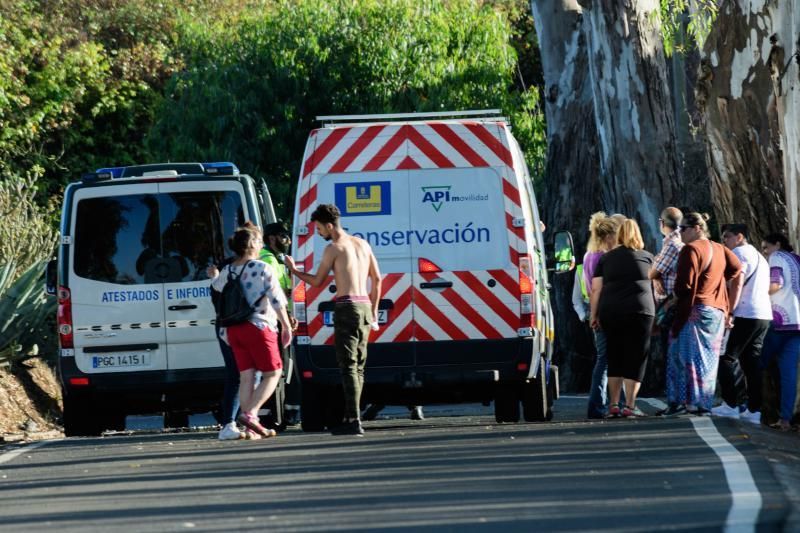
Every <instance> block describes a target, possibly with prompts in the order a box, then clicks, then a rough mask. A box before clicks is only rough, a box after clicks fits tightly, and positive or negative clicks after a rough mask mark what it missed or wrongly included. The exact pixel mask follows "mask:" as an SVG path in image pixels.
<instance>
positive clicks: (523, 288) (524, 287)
mask: <svg viewBox="0 0 800 533" xmlns="http://www.w3.org/2000/svg"><path fill="white" fill-rule="evenodd" d="M531 274H532V271H531V257H530V256H529V255H528V254H520V256H519V314H520V317H519V319H520V328H529V327H531V326H533V324H534V321H535V317H534V311H533V290H534V283H533V276H532V275H531Z"/></svg>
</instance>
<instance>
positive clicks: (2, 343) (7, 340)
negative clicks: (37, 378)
mask: <svg viewBox="0 0 800 533" xmlns="http://www.w3.org/2000/svg"><path fill="white" fill-rule="evenodd" d="M46 264H47V262H46V261H38V262H36V263H34V264H33V265H31V266H30V267H28V269H27V270H25V271H24V272H23V273H22V274H21V275H20V276H19V277H17V276H16V265H15V264H14V263H13V262H11V263H7V264H6V265H3V266H0V365H5V364H8V363H9V362H11V361H12V360H14V359H20V358H26V357H28V356H31V355H35V354H37V353H38V345H39V344H41V343H42V342H43V341H46V340H47V339H52V338H53V333H52V332H51V331H48V326H47V324H48V317H52V316H53V315H54V314H55V310H56V300H55V298H52V297H48V296H47V295H46V294H45V292H44V283H43V279H44V271H45V266H46Z"/></svg>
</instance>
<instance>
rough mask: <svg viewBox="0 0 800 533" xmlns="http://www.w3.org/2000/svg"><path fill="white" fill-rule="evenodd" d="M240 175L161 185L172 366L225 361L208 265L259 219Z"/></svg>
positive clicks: (166, 312)
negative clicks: (247, 199) (237, 231)
mask: <svg viewBox="0 0 800 533" xmlns="http://www.w3.org/2000/svg"><path fill="white" fill-rule="evenodd" d="M244 198H245V192H244V187H243V185H242V183H241V182H240V181H238V180H233V179H230V180H219V181H208V180H205V181H202V180H196V181H190V180H185V181H174V182H163V183H161V184H159V199H160V206H161V209H160V228H159V230H160V234H161V240H162V246H163V254H162V256H163V258H164V260H165V261H168V262H169V264H170V266H171V271H170V274H171V275H170V278H169V279H168V280H165V284H164V298H163V305H164V309H163V311H162V312H163V314H164V316H165V320H166V340H167V364H168V368H169V369H171V370H176V369H187V368H207V367H215V366H222V364H223V361H222V356H221V355H220V352H219V345H218V342H217V338H216V333H215V329H214V325H213V319H214V318H215V313H214V307H213V304H212V301H211V293H210V291H211V289H210V284H209V280H208V276H207V275H206V267H208V266H209V265H210V264H214V263H216V262H218V261H220V260H221V259H222V258H223V257H226V256H228V255H230V254H231V252H230V250H229V249H228V248H227V239H228V237H229V236H230V235H232V234H233V231H234V230H235V229H236V227H238V226H241V225H242V224H244V222H245V221H247V220H253V221H254V222H256V223H257V222H258V219H257V218H254V217H255V214H254V213H250V211H251V209H250V208H249V206H248V203H247V202H245V201H244Z"/></svg>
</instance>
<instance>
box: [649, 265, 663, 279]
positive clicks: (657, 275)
mask: <svg viewBox="0 0 800 533" xmlns="http://www.w3.org/2000/svg"><path fill="white" fill-rule="evenodd" d="M647 277H648V278H650V279H652V280H656V279H661V272H659V271H658V270H656V267H650V270H649V271H648V272H647Z"/></svg>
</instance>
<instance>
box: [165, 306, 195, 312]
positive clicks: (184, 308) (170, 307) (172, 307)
mask: <svg viewBox="0 0 800 533" xmlns="http://www.w3.org/2000/svg"><path fill="white" fill-rule="evenodd" d="M167 309H169V310H170V311H186V310H187V309H197V306H196V305H194V304H190V305H170V306H169V307H167Z"/></svg>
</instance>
